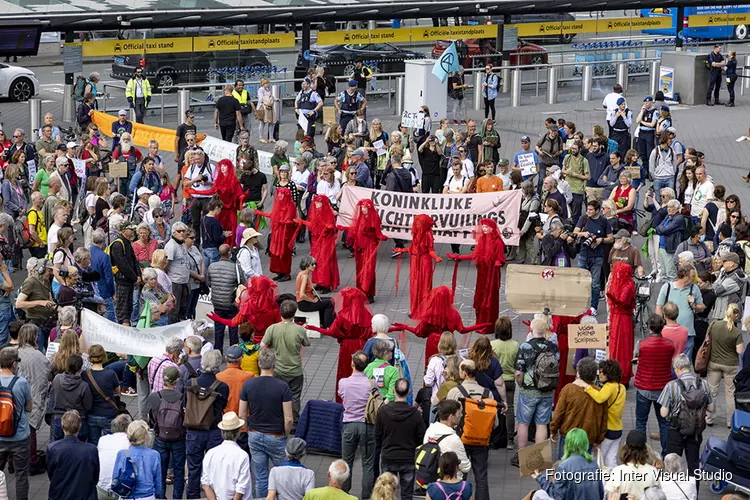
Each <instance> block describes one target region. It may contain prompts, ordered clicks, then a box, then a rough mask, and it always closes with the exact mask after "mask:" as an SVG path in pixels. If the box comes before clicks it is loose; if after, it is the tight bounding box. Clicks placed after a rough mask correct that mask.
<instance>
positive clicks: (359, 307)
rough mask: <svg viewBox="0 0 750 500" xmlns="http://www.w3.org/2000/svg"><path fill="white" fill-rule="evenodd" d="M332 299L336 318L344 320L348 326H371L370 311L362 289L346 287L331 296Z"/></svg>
mask: <svg viewBox="0 0 750 500" xmlns="http://www.w3.org/2000/svg"><path fill="white" fill-rule="evenodd" d="M333 301H334V304H335V306H336V318H337V319H338V318H341V320H342V321H345V322H346V325H347V327H348V328H351V327H355V326H356V327H360V328H363V329H367V328H371V326H372V311H370V307H369V302H368V300H367V296H366V295H365V294H364V292H362V290H360V289H359V288H354V287H346V288H344V289H343V290H341V292H339V293H337V294H336V295H335V296H334V297H333Z"/></svg>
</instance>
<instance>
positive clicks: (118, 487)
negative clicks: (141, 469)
mask: <svg viewBox="0 0 750 500" xmlns="http://www.w3.org/2000/svg"><path fill="white" fill-rule="evenodd" d="M137 481H138V469H137V468H136V466H135V462H133V460H132V459H131V458H130V448H128V449H127V450H125V468H124V469H123V470H121V471H120V473H119V474H118V475H117V477H113V478H112V486H111V487H110V489H111V490H112V492H113V493H115V494H117V495H119V496H120V498H130V496H131V495H132V494H133V490H134V489H135V484H136V482H137Z"/></svg>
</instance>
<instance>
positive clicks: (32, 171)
mask: <svg viewBox="0 0 750 500" xmlns="http://www.w3.org/2000/svg"><path fill="white" fill-rule="evenodd" d="M26 168H28V169H29V180H32V181H33V179H34V177H36V161H35V160H28V161H27V162H26Z"/></svg>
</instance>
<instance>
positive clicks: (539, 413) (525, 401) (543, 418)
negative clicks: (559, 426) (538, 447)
mask: <svg viewBox="0 0 750 500" xmlns="http://www.w3.org/2000/svg"><path fill="white" fill-rule="evenodd" d="M551 418H552V396H551V395H550V396H549V397H531V396H525V395H524V394H523V392H520V391H519V393H518V405H517V406H516V420H517V421H518V423H519V424H526V425H530V424H531V422H534V423H536V424H537V425H547V424H548V423H549V421H550V419H551Z"/></svg>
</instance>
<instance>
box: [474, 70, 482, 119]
mask: <svg viewBox="0 0 750 500" xmlns="http://www.w3.org/2000/svg"><path fill="white" fill-rule="evenodd" d="M483 79H484V73H482V72H481V71H477V72H475V73H474V109H475V110H477V111H481V110H482V104H484V100H483V99H482V83H484V82H483V81H482V80H483Z"/></svg>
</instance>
